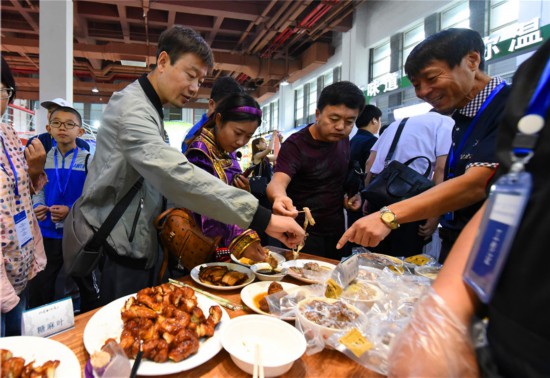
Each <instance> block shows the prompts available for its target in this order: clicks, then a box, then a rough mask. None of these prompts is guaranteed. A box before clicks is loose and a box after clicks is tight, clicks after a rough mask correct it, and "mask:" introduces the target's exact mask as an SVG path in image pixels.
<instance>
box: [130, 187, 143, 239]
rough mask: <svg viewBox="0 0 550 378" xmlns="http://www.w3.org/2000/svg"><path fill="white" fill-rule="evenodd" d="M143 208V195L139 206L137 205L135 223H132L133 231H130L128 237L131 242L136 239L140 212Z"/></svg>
mask: <svg viewBox="0 0 550 378" xmlns="http://www.w3.org/2000/svg"><path fill="white" fill-rule="evenodd" d="M141 209H143V197H141V198H140V199H139V204H138V207H137V210H136V215H135V216H134V223H133V224H132V231H131V232H130V237H129V238H128V240H129V241H130V243H131V242H132V240H134V236H135V233H136V227H137V222H138V219H139V214H140V213H141Z"/></svg>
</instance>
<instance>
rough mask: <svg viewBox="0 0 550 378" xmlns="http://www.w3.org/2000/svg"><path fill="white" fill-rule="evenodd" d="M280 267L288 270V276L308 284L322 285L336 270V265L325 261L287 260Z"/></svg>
mask: <svg viewBox="0 0 550 378" xmlns="http://www.w3.org/2000/svg"><path fill="white" fill-rule="evenodd" d="M282 265H283V267H284V268H287V269H288V271H287V274H288V275H289V276H292V277H294V278H296V279H297V280H299V281H302V282H305V283H309V284H316V283H324V282H325V281H326V280H328V279H329V278H330V275H331V274H332V271H333V270H334V268H336V265H334V264H331V263H328V262H325V261H318V260H307V259H298V260H289V261H287V262H285V263H283V264H282Z"/></svg>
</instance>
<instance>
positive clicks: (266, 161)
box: [252, 130, 283, 207]
mask: <svg viewBox="0 0 550 378" xmlns="http://www.w3.org/2000/svg"><path fill="white" fill-rule="evenodd" d="M275 138H279V142H282V141H283V137H282V135H281V134H279V133H278V132H277V130H274V131H273V135H272V136H271V139H270V140H269V145H268V144H267V143H266V141H265V139H264V138H256V139H254V140H253V141H252V164H253V165H254V171H253V175H254V176H262V177H265V178H266V179H267V183H268V184H269V181H271V176H272V175H273V172H272V168H271V163H274V162H275V160H277V155H276V154H273V153H272V151H273V145H274V143H275ZM269 207H271V206H269Z"/></svg>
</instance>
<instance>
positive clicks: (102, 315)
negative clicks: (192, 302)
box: [73, 293, 229, 377]
mask: <svg viewBox="0 0 550 378" xmlns="http://www.w3.org/2000/svg"><path fill="white" fill-rule="evenodd" d="M133 295H135V294H132V295H127V296H125V297H122V298H119V299H117V300H114V301H113V302H111V303H109V304H108V305H106V306H105V307H103V308H102V309H100V310H99V311H98V312H96V313H95V314H94V315H93V316H92V317H91V319H90V320H89V321H88V324H86V328H85V329H84V336H83V339H84V347H85V348H86V350H87V351H88V354H90V355H91V354H92V353H94V352H95V351H98V350H100V349H101V347H102V346H103V344H104V343H105V340H107V339H108V338H111V337H112V338H114V339H116V340H120V333H121V332H122V319H121V318H120V309H121V308H122V306H124V303H125V302H126V300H127V299H128V298H130V297H131V296H133ZM196 296H197V299H198V302H199V307H200V308H201V310H202V311H203V312H204V313H205V314H208V310H209V309H210V307H211V306H218V304H217V303H216V302H214V301H212V300H210V299H208V298H206V297H205V296H203V295H201V294H199V293H196ZM220 308H221V310H222V319H221V321H220V323H219V324H218V325H217V326H216V331H215V332H214V336H212V337H210V338H206V339H205V338H201V339H200V348H199V351H198V352H197V353H196V354H194V355H192V356H191V357H189V358H187V359H185V360H183V361H180V362H172V361H167V362H162V363H157V362H153V361H150V360H146V359H143V360H141V364H140V365H139V369H138V375H164V374H172V373H178V372H180V371H185V370H189V369H193V368H194V367H197V366H199V365H202V364H203V363H205V362H206V361H208V360H209V359H211V358H212V357H214V356H215V355H216V354H218V352H219V351H220V349H221V348H222V345H221V341H220V340H221V336H220V334H221V330H222V329H223V327H225V325H226V324H227V323H228V322H229V315H227V312H226V311H225V309H224V308H223V307H221V306H220ZM133 362H134V360H130V363H132V364H133ZM77 376H80V373H79V375H73V377H77Z"/></svg>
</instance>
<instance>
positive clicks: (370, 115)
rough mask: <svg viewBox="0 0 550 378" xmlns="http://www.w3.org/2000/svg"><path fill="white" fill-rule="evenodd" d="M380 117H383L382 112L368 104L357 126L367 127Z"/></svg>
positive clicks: (357, 121) (360, 115) (357, 120)
mask: <svg viewBox="0 0 550 378" xmlns="http://www.w3.org/2000/svg"><path fill="white" fill-rule="evenodd" d="M380 117H382V111H381V110H380V109H378V108H377V107H376V106H374V105H371V104H367V105H365V108H364V109H363V111H362V112H361V113H360V114H359V116H358V117H357V119H356V120H355V124H356V125H357V127H365V126H367V125H368V124H369V123H370V122H371V121H372V120H373V119H378V118H380Z"/></svg>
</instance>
